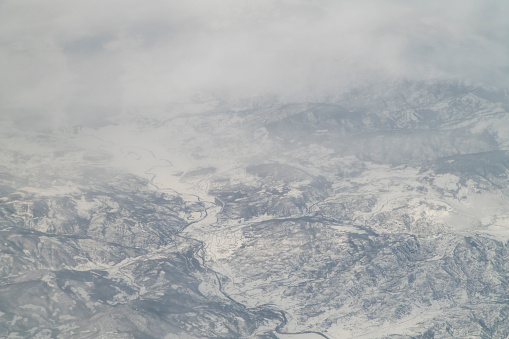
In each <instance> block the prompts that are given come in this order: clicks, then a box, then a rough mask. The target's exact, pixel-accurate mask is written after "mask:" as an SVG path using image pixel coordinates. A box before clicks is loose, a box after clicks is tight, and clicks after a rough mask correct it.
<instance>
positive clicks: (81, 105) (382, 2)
mask: <svg viewBox="0 0 509 339" xmlns="http://www.w3.org/2000/svg"><path fill="white" fill-rule="evenodd" d="M507 18H509V2H507V1H505V0H500V1H497V0H461V1H460V0H449V1H436V0H428V1H408V0H405V1H404V0H376V1H375V0H371V1H370V0H361V1H333V0H330V1H329V0H307V1H305V0H188V1H176V0H169V1H168V0H165V1H162V0H145V1H138V0H122V1H120V0H108V1H97V0H88V1H81V2H79V1H69V0H47V1H39V0H3V1H0V72H1V73H0V74H2V81H1V82H0V114H2V115H8V116H21V115H26V114H42V115H44V116H45V117H46V118H47V117H52V118H53V119H60V118H62V117H67V118H68V117H72V118H74V119H77V120H85V121H86V120H87V119H89V120H91V121H92V120H94V119H95V118H97V117H99V116H104V115H108V114H115V113H118V112H122V111H125V110H128V109H130V108H133V107H151V106H164V105H166V104H168V103H171V102H176V101H186V100H187V99H188V98H189V97H192V96H193V95H196V93H211V94H213V95H218V96H225V97H230V98H231V97H246V96H256V95H265V94H275V95H280V96H292V97H294V98H295V97H297V98H302V99H303V100H305V99H306V96H307V95H311V94H312V95H315V94H319V95H321V94H324V93H333V92H334V91H339V90H342V89H344V88H348V87H350V86H354V85H357V84H360V83H363V82H364V81H369V80H372V79H378V78H386V77H387V78H391V79H393V78H410V79H427V78H441V77H453V78H459V79H470V80H473V81H481V82H485V83H487V84H489V85H496V86H508V85H509V80H508V79H509V78H508V75H509V20H507ZM310 93H311V94H310Z"/></svg>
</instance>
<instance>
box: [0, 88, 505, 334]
mask: <svg viewBox="0 0 509 339" xmlns="http://www.w3.org/2000/svg"><path fill="white" fill-rule="evenodd" d="M189 111H190V109H189V110H188V111H187V112H188V113H186V114H184V113H183V112H184V108H182V107H177V106H176V107H174V108H172V111H171V112H162V113H160V114H150V115H145V114H144V113H140V114H139V115H131V116H129V118H126V116H125V115H124V116H123V117H122V118H120V117H119V118H118V119H111V120H110V121H109V123H105V124H103V125H101V126H94V127H93V128H92V127H87V126H73V127H69V128H65V129H61V130H59V131H57V132H55V131H35V130H24V129H22V124H19V123H17V122H16V121H7V120H6V121H3V123H2V125H1V127H0V128H1V135H0V146H1V148H0V159H1V160H0V216H1V218H0V225H1V229H0V237H1V240H0V248H1V252H0V262H1V264H0V282H1V283H0V336H3V337H9V338H16V337H41V338H43V337H61V338H68V337H78V338H96V337H101V336H103V337H108V338H162V337H166V338H254V337H260V338H320V337H326V338H338V339H340V338H341V339H342V338H506V337H507V336H508V335H509V306H508V305H509V304H508V300H509V280H508V276H509V266H508V262H509V260H508V259H509V242H508V241H509V195H508V192H509V190H508V185H509V95H508V93H507V92H506V91H503V90H502V91H501V90H497V89H493V88H487V87H483V86H481V85H475V84H467V83H460V82H454V81H450V82H445V81H434V82H429V81H428V82H397V83H390V84H387V83H383V84H377V85H372V86H369V87H363V88H358V89H356V90H352V91H350V92H348V93H345V94H341V95H337V96H336V97H334V98H330V99H328V100H326V101H324V102H305V103H278V102H277V101H271V100H265V101H263V103H260V102H256V101H254V102H244V103H240V104H239V103H237V104H235V105H233V104H229V105H226V104H221V105H215V106H214V107H210V108H207V109H205V108H203V109H200V110H198V111H196V110H195V111H193V112H192V113H189ZM149 116H150V117H149Z"/></svg>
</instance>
